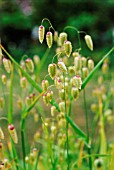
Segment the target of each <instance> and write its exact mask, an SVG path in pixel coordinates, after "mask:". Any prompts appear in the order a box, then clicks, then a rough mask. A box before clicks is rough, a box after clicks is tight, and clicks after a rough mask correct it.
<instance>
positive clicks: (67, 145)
mask: <svg viewBox="0 0 114 170" xmlns="http://www.w3.org/2000/svg"><path fill="white" fill-rule="evenodd" d="M63 77H64V100H65V113H67V109H66V88H65V74H64V73H63ZM66 151H67V170H69V168H70V164H69V163H70V161H69V139H68V121H67V122H66Z"/></svg>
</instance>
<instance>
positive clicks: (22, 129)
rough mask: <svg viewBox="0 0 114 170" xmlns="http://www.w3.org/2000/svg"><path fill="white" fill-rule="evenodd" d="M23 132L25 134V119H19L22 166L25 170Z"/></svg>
mask: <svg viewBox="0 0 114 170" xmlns="http://www.w3.org/2000/svg"><path fill="white" fill-rule="evenodd" d="M24 132H25V119H23V118H22V119H21V144H22V152H23V166H24V170H26V162H25V157H26V151H25V137H24Z"/></svg>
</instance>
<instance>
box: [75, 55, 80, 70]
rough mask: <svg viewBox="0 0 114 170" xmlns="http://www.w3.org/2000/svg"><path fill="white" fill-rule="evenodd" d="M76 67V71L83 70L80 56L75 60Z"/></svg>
mask: <svg viewBox="0 0 114 170" xmlns="http://www.w3.org/2000/svg"><path fill="white" fill-rule="evenodd" d="M74 66H75V70H76V71H78V70H81V68H82V58H81V57H80V56H79V57H75V58H74Z"/></svg>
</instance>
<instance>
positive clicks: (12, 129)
mask: <svg viewBox="0 0 114 170" xmlns="http://www.w3.org/2000/svg"><path fill="white" fill-rule="evenodd" d="M8 131H9V133H10V135H11V138H12V140H13V141H14V143H16V144H17V143H18V136H17V132H16V129H15V127H14V125H13V124H10V125H8Z"/></svg>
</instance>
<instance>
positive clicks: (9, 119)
mask: <svg viewBox="0 0 114 170" xmlns="http://www.w3.org/2000/svg"><path fill="white" fill-rule="evenodd" d="M13 76H14V68H13V65H12V68H11V76H10V96H9V108H8V122H9V123H12V122H13V117H12V116H13V115H12V114H13Z"/></svg>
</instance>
